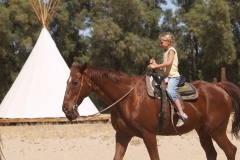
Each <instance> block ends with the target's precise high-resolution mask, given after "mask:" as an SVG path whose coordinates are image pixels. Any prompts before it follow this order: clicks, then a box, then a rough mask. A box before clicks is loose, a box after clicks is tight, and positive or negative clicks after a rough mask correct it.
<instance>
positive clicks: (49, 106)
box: [0, 0, 98, 118]
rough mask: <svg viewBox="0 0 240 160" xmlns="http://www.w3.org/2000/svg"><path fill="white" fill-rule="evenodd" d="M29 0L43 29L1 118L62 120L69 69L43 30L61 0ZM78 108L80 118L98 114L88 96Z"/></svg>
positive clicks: (6, 99) (1, 109) (0, 107)
mask: <svg viewBox="0 0 240 160" xmlns="http://www.w3.org/2000/svg"><path fill="white" fill-rule="evenodd" d="M30 1H31V3H32V6H33V8H34V11H35V12H36V14H37V16H38V18H39V20H40V21H41V23H42V25H43V28H42V31H41V33H40V36H39V37H38V40H37V43H36V44H35V46H34V48H33V50H32V52H31V54H30V55H29V57H28V59H27V61H26V62H25V64H24V66H23V68H22V69H21V71H20V73H19V75H18V76H17V78H16V80H15V81H14V83H13V85H12V86H11V88H10V90H9V91H8V93H7V94H6V96H5V97H4V99H3V101H2V103H1V105H0V118H56V117H65V115H64V113H63V112H62V103H63V99H64V94H65V90H66V81H67V79H68V77H69V74H70V70H69V68H68V66H67V64H66V63H65V61H64V59H63V58H62V56H61V54H60V53H59V51H58V49H57V47H56V44H55V42H54V41H53V39H52V37H51V35H50V34H49V32H48V30H47V29H46V28H45V27H46V26H47V25H48V23H49V22H50V20H51V18H52V16H53V14H54V13H55V11H56V7H57V6H58V4H59V2H60V0H30ZM36 1H37V2H38V3H36ZM78 108H79V113H80V115H81V116H87V115H92V114H95V113H97V112H98V110H97V109H96V107H95V105H94V104H93V103H92V101H91V100H90V98H89V97H87V98H85V99H84V101H83V103H82V104H81V105H80V106H79V107H78Z"/></svg>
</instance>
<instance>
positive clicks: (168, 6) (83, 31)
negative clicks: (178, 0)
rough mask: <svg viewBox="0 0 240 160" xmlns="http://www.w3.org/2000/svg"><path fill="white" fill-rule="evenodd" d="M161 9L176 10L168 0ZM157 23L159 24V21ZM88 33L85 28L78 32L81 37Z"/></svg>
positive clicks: (88, 29)
mask: <svg viewBox="0 0 240 160" xmlns="http://www.w3.org/2000/svg"><path fill="white" fill-rule="evenodd" d="M161 7H162V8H163V9H172V10H173V12H174V11H175V10H176V9H177V7H176V6H175V5H174V4H172V3H171V1H169V0H167V4H166V5H161ZM162 18H163V17H162ZM159 23H161V19H160V21H159ZM89 33H90V28H87V29H85V30H80V31H79V34H80V35H83V36H90V34H89Z"/></svg>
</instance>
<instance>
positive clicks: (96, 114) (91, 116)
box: [84, 69, 148, 120]
mask: <svg viewBox="0 0 240 160" xmlns="http://www.w3.org/2000/svg"><path fill="white" fill-rule="evenodd" d="M147 71H148V69H147V70H145V71H144V72H145V73H144V74H142V75H143V77H142V78H141V80H139V81H138V83H137V84H136V85H135V86H134V87H133V88H132V89H131V90H130V91H128V92H127V93H126V94H125V95H124V96H123V97H122V98H120V99H119V100H117V101H116V102H115V103H113V104H111V105H110V106H108V107H107V108H105V109H103V110H101V111H100V112H98V113H95V114H93V115H89V116H87V117H85V118H84V119H88V120H92V119H93V118H95V117H97V116H99V115H100V114H101V113H102V112H104V111H106V110H107V109H109V108H111V107H112V106H114V105H115V104H117V103H118V102H120V101H121V100H122V99H123V98H125V97H126V96H127V95H129V94H130V93H131V92H132V91H133V90H134V89H135V88H136V87H137V86H138V85H139V84H140V82H141V81H142V80H143V78H144V77H146V75H147ZM89 117H90V118H89Z"/></svg>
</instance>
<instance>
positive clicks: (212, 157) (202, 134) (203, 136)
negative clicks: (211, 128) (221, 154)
mask: <svg viewBox="0 0 240 160" xmlns="http://www.w3.org/2000/svg"><path fill="white" fill-rule="evenodd" d="M196 131H197V133H198V136H199V139H200V143H201V146H202V148H203V149H204V151H205V153H206V157H207V159H208V160H216V159H217V152H216V150H215V148H214V146H213V142H212V138H211V137H210V135H209V134H208V133H207V132H206V131H205V130H204V129H203V127H200V128H198V129H196Z"/></svg>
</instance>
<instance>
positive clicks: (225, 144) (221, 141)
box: [213, 132, 237, 160]
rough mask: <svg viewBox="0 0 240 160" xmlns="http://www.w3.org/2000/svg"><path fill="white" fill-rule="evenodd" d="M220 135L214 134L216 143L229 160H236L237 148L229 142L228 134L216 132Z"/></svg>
mask: <svg viewBox="0 0 240 160" xmlns="http://www.w3.org/2000/svg"><path fill="white" fill-rule="evenodd" d="M216 133H218V134H214V136H213V139H214V140H215V141H216V143H217V144H218V146H219V147H220V148H221V149H222V150H223V151H224V153H225V154H226V156H227V159H228V160H235V155H236V152H237V148H236V147H235V146H234V145H233V144H232V143H231V142H230V141H229V139H228V137H227V135H226V132H222V133H219V132H216Z"/></svg>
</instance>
